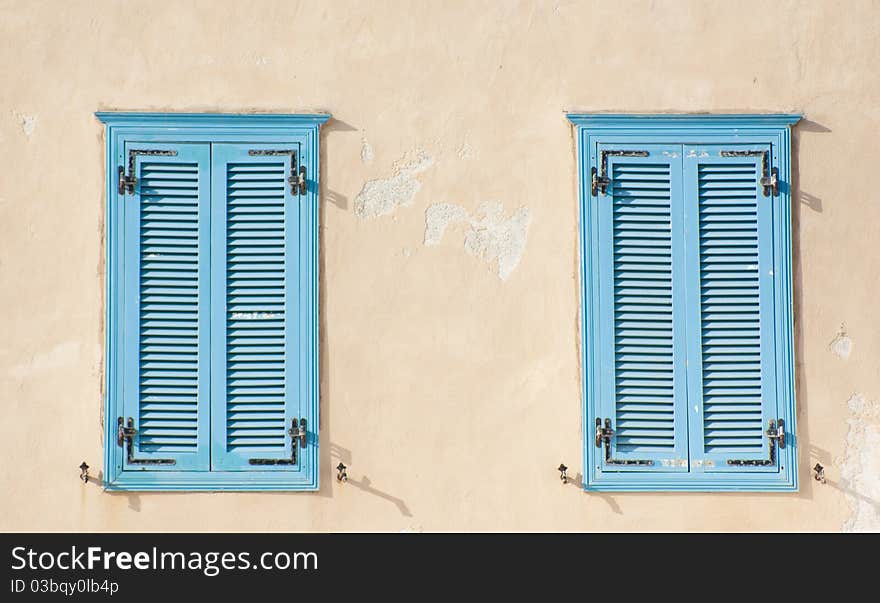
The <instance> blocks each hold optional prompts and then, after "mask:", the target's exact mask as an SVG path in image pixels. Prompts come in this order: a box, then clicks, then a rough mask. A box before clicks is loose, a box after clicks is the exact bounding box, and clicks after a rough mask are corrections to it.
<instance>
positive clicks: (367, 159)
mask: <svg viewBox="0 0 880 603" xmlns="http://www.w3.org/2000/svg"><path fill="white" fill-rule="evenodd" d="M373 157H374V154H373V146H372V145H371V144H370V142H369V141H368V140H367V139H366V137H364V138H361V161H363V162H364V163H373Z"/></svg>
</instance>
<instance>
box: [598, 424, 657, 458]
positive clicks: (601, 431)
mask: <svg viewBox="0 0 880 603" xmlns="http://www.w3.org/2000/svg"><path fill="white" fill-rule="evenodd" d="M612 437H614V430H613V429H611V419H605V422H604V423H603V422H602V419H600V418H598V417H597V418H596V448H602V444H603V443H604V445H605V464H606V465H639V466H645V467H650V466H651V465H653V464H654V461H651V460H648V459H615V458H612V457H611V438H612Z"/></svg>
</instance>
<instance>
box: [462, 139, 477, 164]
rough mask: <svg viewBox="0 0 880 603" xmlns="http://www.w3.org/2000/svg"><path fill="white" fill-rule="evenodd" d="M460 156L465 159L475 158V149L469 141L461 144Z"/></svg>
mask: <svg viewBox="0 0 880 603" xmlns="http://www.w3.org/2000/svg"><path fill="white" fill-rule="evenodd" d="M458 158H459V159H464V160H467V159H473V158H474V150H473V148H471V145H470V143H468V142H467V141H465V142H463V143H461V146H460V147H458Z"/></svg>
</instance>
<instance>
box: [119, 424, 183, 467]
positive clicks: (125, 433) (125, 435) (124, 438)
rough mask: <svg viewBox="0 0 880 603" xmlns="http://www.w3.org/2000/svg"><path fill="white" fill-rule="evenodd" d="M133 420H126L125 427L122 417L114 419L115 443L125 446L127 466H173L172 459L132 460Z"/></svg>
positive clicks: (135, 431) (174, 462)
mask: <svg viewBox="0 0 880 603" xmlns="http://www.w3.org/2000/svg"><path fill="white" fill-rule="evenodd" d="M137 432H138V431H137V429H135V427H134V419H132V418H131V417H129V418H128V425H125V424H124V422H123V420H122V417H119V418H117V419H116V443H117V444H118V445H119V446H125V460H126V462H127V463H128V464H129V465H174V464H176V463H177V461H175V460H174V459H136V458H134V437H135V436H136V435H137Z"/></svg>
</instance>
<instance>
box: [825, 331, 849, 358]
mask: <svg viewBox="0 0 880 603" xmlns="http://www.w3.org/2000/svg"><path fill="white" fill-rule="evenodd" d="M828 349H829V350H831V353H832V354H834V355H835V356H837V357H838V358H840V359H841V360H847V359H848V358H849V355H850V354H851V353H852V339H850V337H849V335H847V334H846V324H845V323H842V324H841V325H840V329H839V330H838V331H837V335H835V336H834V339H832V340H831V343H829V344H828Z"/></svg>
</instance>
